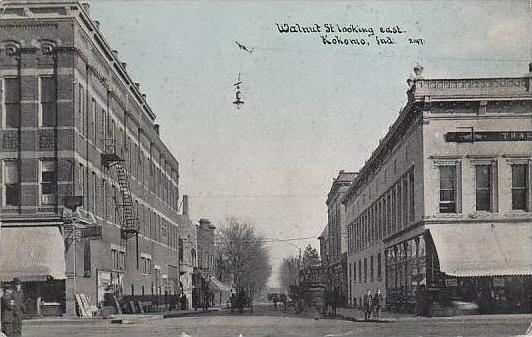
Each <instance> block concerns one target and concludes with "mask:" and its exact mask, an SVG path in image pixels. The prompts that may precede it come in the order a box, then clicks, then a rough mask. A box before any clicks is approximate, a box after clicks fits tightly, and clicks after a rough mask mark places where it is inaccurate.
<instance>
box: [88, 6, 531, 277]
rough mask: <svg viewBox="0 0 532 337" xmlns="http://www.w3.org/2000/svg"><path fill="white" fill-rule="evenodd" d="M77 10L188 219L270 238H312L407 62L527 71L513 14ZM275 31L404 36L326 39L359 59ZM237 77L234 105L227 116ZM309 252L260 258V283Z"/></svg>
mask: <svg viewBox="0 0 532 337" xmlns="http://www.w3.org/2000/svg"><path fill="white" fill-rule="evenodd" d="M90 3H91V14H92V17H93V19H95V20H99V21H101V29H102V31H103V33H104V35H105V36H106V38H107V40H108V41H109V42H110V44H111V46H112V47H113V48H114V49H117V50H118V51H119V57H120V59H121V61H124V62H127V63H128V66H127V68H128V71H129V72H130V74H132V77H133V79H134V80H135V81H137V82H140V83H141V90H142V92H144V93H146V94H147V97H148V102H149V103H150V105H151V107H152V108H153V110H154V112H155V113H156V115H157V123H159V124H161V135H162V139H163V140H164V141H165V142H166V144H167V146H168V147H169V148H170V149H171V150H172V152H173V153H174V155H175V157H176V158H177V160H178V161H179V163H180V175H181V178H180V190H181V194H188V195H190V207H191V214H192V217H193V219H195V220H197V219H199V218H200V217H206V218H210V219H211V220H213V221H214V222H216V223H220V222H223V220H224V219H225V218H226V217H227V216H236V217H239V218H243V219H246V220H248V221H250V222H252V223H254V224H255V225H256V227H257V228H258V230H259V231H261V232H262V233H263V234H264V235H265V236H266V237H270V238H280V239H286V238H299V237H315V238H316V237H317V236H318V235H319V234H320V233H321V231H322V230H323V228H324V226H325V225H326V221H327V209H326V206H325V199H326V195H327V193H328V191H329V188H330V185H331V182H332V178H334V177H335V176H336V175H337V173H338V171H339V170H340V169H345V170H349V171H358V170H359V169H360V168H361V167H362V165H363V164H364V162H365V160H367V159H368V158H369V156H370V155H371V152H372V150H373V149H375V147H376V146H377V144H378V141H379V138H381V137H383V136H384V135H385V132H386V130H387V129H388V126H390V125H391V123H392V122H393V121H394V119H395V118H396V117H397V115H398V112H399V110H400V109H401V108H402V107H403V106H404V104H405V103H406V90H407V84H406V79H407V77H408V76H409V75H410V74H411V73H412V69H413V67H414V65H415V64H416V62H419V63H420V64H421V65H423V67H424V68H425V71H424V73H423V75H424V76H425V77H427V78H441V77H492V76H521V75H523V74H525V73H526V72H527V70H528V66H527V64H528V62H529V60H532V56H531V48H532V47H531V46H532V42H531V26H530V25H531V24H530V21H531V19H530V15H531V11H530V4H529V2H528V1H526V0H523V1H509V2H501V1H478V2H476V1H465V2H462V1H451V2H429V1H426V2H424V1H410V2H401V1H388V2H373V1H361V2H348V1H342V2H333V3H331V2H328V3H325V2H308V3H307V2H283V3H282V2H280V1H275V2H244V1H242V2H237V1H233V2H221V1H217V2H177V1H128V2H125V1H109V0H105V1H103V0H97V1H90ZM276 23H279V24H283V23H288V24H292V25H293V24H296V23H299V24H300V25H302V26H311V25H313V24H318V25H320V29H321V30H320V32H322V33H323V31H324V29H325V28H324V26H323V25H324V24H325V23H331V24H333V25H336V24H339V25H340V26H350V25H351V24H352V25H353V26H358V27H359V28H360V27H374V28H375V29H378V28H379V27H381V26H383V27H388V26H390V27H391V26H395V25H398V26H399V27H400V28H401V29H402V30H405V31H406V33H403V34H395V35H394V36H392V37H393V38H394V39H396V42H398V43H397V44H396V45H393V46H386V47H379V46H377V45H376V41H375V40H374V39H375V37H374V36H371V37H370V36H367V35H368V34H352V35H349V34H336V35H339V36H342V37H350V38H357V39H360V38H364V39H365V40H367V41H368V42H370V45H369V46H359V45H349V46H345V45H324V44H323V42H322V39H321V37H320V35H324V34H320V33H291V34H281V33H279V30H278V28H277V26H276ZM376 33H377V34H376V35H384V34H378V32H376ZM333 35H335V34H328V37H327V38H328V39H330V38H331V37H332V36H333ZM408 38H422V39H423V42H424V44H423V45H422V46H417V45H412V44H409V43H408ZM235 41H238V42H240V43H242V44H244V45H245V46H247V47H249V49H251V48H253V47H254V49H253V51H252V52H251V53H250V52H246V51H244V50H241V49H239V47H238V46H237V45H236V44H235ZM239 72H240V73H241V74H242V75H241V76H242V77H241V79H242V81H243V85H242V99H243V100H244V101H245V104H244V105H243V106H242V107H241V109H236V107H235V105H233V104H232V102H233V100H234V99H235V88H234V86H233V83H234V82H235V81H236V79H237V77H238V73H239ZM309 242H310V243H312V244H313V245H314V246H318V241H317V239H313V240H300V241H293V242H292V244H288V243H275V244H269V245H270V246H271V248H272V262H273V264H274V272H275V271H276V270H275V269H276V268H277V267H278V265H279V263H280V261H281V259H282V257H284V256H286V255H289V254H297V248H298V247H301V248H304V245H305V244H307V243H309ZM276 282H277V278H276V277H274V278H272V280H271V282H270V283H271V284H272V285H275V284H276Z"/></svg>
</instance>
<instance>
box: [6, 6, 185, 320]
mask: <svg viewBox="0 0 532 337" xmlns="http://www.w3.org/2000/svg"><path fill="white" fill-rule="evenodd" d="M0 29H1V31H2V39H1V41H0V88H2V90H0V102H1V104H0V107H1V109H0V114H1V116H0V117H1V118H0V121H1V125H0V149H1V158H0V164H1V170H0V172H1V177H0V178H1V184H2V189H1V191H2V193H0V204H1V209H0V220H1V222H2V228H1V235H0V236H1V242H0V247H1V250H2V254H1V255H0V281H9V280H11V279H12V278H13V277H15V276H16V277H19V278H21V279H22V280H23V282H24V289H25V293H26V296H27V298H28V299H29V303H28V309H29V311H30V314H32V313H38V310H39V308H40V306H39V305H38V304H40V303H38V302H37V300H38V299H40V300H42V301H43V302H50V303H60V308H58V311H60V312H64V311H66V312H67V313H69V314H74V312H75V301H76V299H75V295H78V294H79V295H84V296H85V298H86V299H87V300H88V301H87V304H90V305H94V306H97V307H103V306H107V305H114V303H116V302H115V301H113V300H112V295H116V296H118V297H121V296H125V297H129V298H131V299H140V298H141V297H142V300H143V301H149V302H150V303H153V305H154V306H162V307H164V306H167V304H168V299H169V298H170V295H174V294H176V293H178V292H179V256H178V200H179V190H178V183H179V173H178V172H179V163H178V162H177V160H176V159H175V158H174V156H173V155H172V153H171V152H170V151H169V150H168V148H167V147H166V146H165V144H164V143H163V142H162V141H161V138H160V137H159V126H158V125H157V124H155V114H154V113H153V111H152V110H151V108H150V106H149V105H148V103H147V102H146V97H145V95H144V94H142V92H141V91H140V85H139V84H138V83H136V82H134V81H133V79H132V78H131V76H130V74H129V73H128V72H127V68H126V64H125V63H124V62H121V60H120V59H119V57H118V54H117V52H116V51H115V50H113V49H112V48H111V46H110V45H109V43H108V42H107V40H106V39H105V37H104V36H103V35H102V33H101V31H100V28H99V23H98V22H97V21H93V20H92V19H91V17H90V14H89V7H88V5H87V4H81V3H79V2H76V1H35V2H32V1H11V0H8V1H4V5H3V8H2V26H1V28H0ZM78 206H79V207H78ZM76 207H77V210H76V211H75V212H73V211H72V210H74V209H76ZM128 303H130V302H129V301H128ZM137 309H138V308H129V309H128V310H131V311H134V310H137Z"/></svg>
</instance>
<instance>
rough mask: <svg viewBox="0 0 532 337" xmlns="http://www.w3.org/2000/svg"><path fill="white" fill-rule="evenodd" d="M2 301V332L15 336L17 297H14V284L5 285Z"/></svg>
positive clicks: (9, 336)
mask: <svg viewBox="0 0 532 337" xmlns="http://www.w3.org/2000/svg"><path fill="white" fill-rule="evenodd" d="M0 301H1V307H2V311H1V315H2V332H3V333H4V334H5V335H6V336H7V337H11V336H15V329H14V321H15V314H14V312H15V298H14V297H13V286H12V285H10V284H8V285H6V286H5V287H4V295H3V296H2V299H0Z"/></svg>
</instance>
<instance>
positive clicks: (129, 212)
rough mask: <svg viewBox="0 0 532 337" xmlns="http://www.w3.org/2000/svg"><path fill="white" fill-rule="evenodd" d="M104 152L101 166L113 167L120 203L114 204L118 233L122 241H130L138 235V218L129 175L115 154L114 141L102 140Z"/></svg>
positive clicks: (121, 160) (122, 161)
mask: <svg viewBox="0 0 532 337" xmlns="http://www.w3.org/2000/svg"><path fill="white" fill-rule="evenodd" d="M103 142H104V152H103V153H102V155H101V160H102V165H103V167H105V168H112V167H114V168H115V170H116V176H117V180H118V185H119V186H120V195H121V197H122V203H121V204H120V203H118V202H117V203H116V212H118V214H119V217H120V231H121V236H122V239H125V240H127V239H130V238H132V237H135V236H137V235H138V232H139V227H138V218H137V215H136V214H135V211H134V209H133V198H132V197H131V190H130V188H129V175H128V172H127V170H126V168H125V167H124V161H125V160H124V159H122V158H121V157H120V156H119V154H117V152H116V141H115V140H114V139H104V140H103Z"/></svg>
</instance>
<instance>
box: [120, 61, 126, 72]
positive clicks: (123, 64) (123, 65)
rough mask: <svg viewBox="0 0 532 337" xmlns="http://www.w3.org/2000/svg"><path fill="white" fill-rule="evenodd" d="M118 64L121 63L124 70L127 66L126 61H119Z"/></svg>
mask: <svg viewBox="0 0 532 337" xmlns="http://www.w3.org/2000/svg"><path fill="white" fill-rule="evenodd" d="M120 64H122V68H124V70H125V69H126V67H127V63H126V62H121V63H120Z"/></svg>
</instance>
